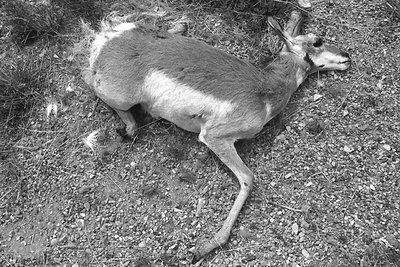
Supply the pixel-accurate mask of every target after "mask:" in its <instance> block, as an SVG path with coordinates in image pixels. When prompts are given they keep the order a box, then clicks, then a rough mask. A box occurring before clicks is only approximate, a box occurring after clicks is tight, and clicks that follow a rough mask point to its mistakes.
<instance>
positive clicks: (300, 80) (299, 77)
mask: <svg viewBox="0 0 400 267" xmlns="http://www.w3.org/2000/svg"><path fill="white" fill-rule="evenodd" d="M305 76H306V75H305V72H304V71H303V70H301V69H298V70H297V72H296V85H297V87H299V86H300V84H302V83H303V82H304V80H305Z"/></svg>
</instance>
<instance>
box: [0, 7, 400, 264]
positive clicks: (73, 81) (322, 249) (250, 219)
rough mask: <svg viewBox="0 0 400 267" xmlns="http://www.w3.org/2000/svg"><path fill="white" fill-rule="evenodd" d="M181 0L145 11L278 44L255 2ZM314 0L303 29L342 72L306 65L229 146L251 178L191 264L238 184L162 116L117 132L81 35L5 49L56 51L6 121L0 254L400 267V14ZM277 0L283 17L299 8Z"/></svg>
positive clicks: (2, 260) (26, 54) (260, 50)
mask: <svg viewBox="0 0 400 267" xmlns="http://www.w3.org/2000/svg"><path fill="white" fill-rule="evenodd" d="M128 2H129V1H128ZM128 2H127V3H128ZM133 2H135V1H130V2H129V3H133ZM177 2H179V1H175V2H174V1H172V2H171V3H168V2H165V3H164V2H159V3H158V4H154V3H153V5H152V6H151V9H150V7H147V9H148V10H147V11H146V12H147V15H149V14H150V15H149V17H150V19H149V21H150V22H154V23H155V25H158V26H161V27H165V28H168V27H170V26H171V23H172V22H173V21H174V20H177V19H179V18H181V17H182V16H185V17H186V18H188V19H189V20H190V23H189V30H188V35H189V36H191V37H194V38H198V39H201V40H204V41H205V42H207V43H209V44H211V45H214V46H216V47H218V48H220V49H223V50H225V51H227V52H229V53H231V54H234V55H236V56H239V57H241V58H244V59H245V60H249V61H251V62H252V63H254V64H256V65H258V66H261V65H262V64H263V62H264V61H265V60H267V59H268V57H270V56H273V54H276V53H277V52H279V45H278V44H279V42H278V41H277V40H278V39H277V37H276V36H275V35H274V34H273V32H272V31H271V30H269V29H268V27H267V26H266V24H265V20H266V17H265V16H261V15H260V14H264V13H263V11H262V10H261V11H260V10H257V9H256V8H254V9H252V10H251V11H249V12H245V11H243V9H240V11H238V10H239V7H237V6H233V7H232V6H231V7H230V8H231V9H229V10H230V11H227V10H228V9H225V8H223V7H221V6H207V3H206V2H207V1H204V2H203V1H200V2H199V3H197V4H196V3H191V4H190V5H188V6H187V7H186V8H182V5H178V4H176V3H177ZM181 2H182V1H181ZM234 2H235V3H239V1H237V2H236V1H234ZM179 3H180V2H179ZM188 3H189V2H188ZM312 3H313V6H312V9H310V10H306V11H305V12H306V14H307V16H308V19H307V20H306V22H305V25H304V31H305V32H306V33H308V32H313V33H315V34H317V35H320V36H322V37H323V38H324V40H325V41H326V42H327V43H330V44H333V45H335V46H338V47H340V48H341V49H343V50H346V51H348V52H349V53H350V55H351V57H352V60H353V63H352V68H351V69H350V70H348V71H345V72H328V73H317V74H314V75H312V76H311V77H310V78H309V79H308V80H307V81H305V82H304V84H303V85H302V86H301V87H300V88H299V90H298V91H297V92H296V93H295V95H294V96H293V98H292V99H291V101H290V103H289V105H288V107H287V108H286V109H285V111H284V112H283V114H282V115H279V116H278V118H276V119H274V120H273V121H272V122H270V123H268V124H267V125H266V126H265V127H264V129H263V130H262V132H261V133H260V134H258V135H257V137H256V138H254V139H251V140H243V141H240V142H238V143H237V145H236V147H237V149H238V151H239V154H240V156H241V157H242V159H243V160H244V161H245V163H246V164H247V165H248V166H249V168H250V169H251V170H252V171H253V172H254V174H255V176H256V180H255V187H254V190H253V191H252V194H251V197H250V198H249V199H248V201H247V202H246V205H245V207H244V208H243V209H242V212H241V215H240V217H239V218H238V220H237V222H236V224H235V227H234V229H233V231H232V233H231V238H230V240H229V242H228V244H226V245H224V246H223V247H221V248H220V249H217V250H215V251H214V252H213V253H211V254H210V255H208V256H207V257H206V258H205V259H204V260H203V261H201V262H198V263H192V255H191V254H190V252H188V250H189V249H190V248H191V247H193V246H194V245H195V244H196V241H197V240H199V239H203V238H210V237H211V236H212V233H215V232H216V231H217V230H218V229H219V227H220V226H221V223H222V221H223V220H224V219H225V216H226V215H227V213H228V211H229V209H230V207H231V205H232V203H233V200H234V199H235V197H236V194H237V193H238V183H237V181H236V179H235V177H234V175H233V174H232V173H231V172H230V171H229V170H228V168H227V167H225V166H224V165H223V164H222V163H221V162H220V161H219V159H218V158H217V157H216V156H215V155H213V154H212V153H211V152H210V151H209V150H208V149H207V148H206V147H205V146H204V145H203V144H201V143H200V142H199V141H198V138H197V136H196V135H195V134H192V133H188V132H185V131H184V130H181V129H179V128H177V127H176V126H174V125H173V124H171V123H169V122H168V121H164V120H153V119H151V118H149V117H148V116H146V115H143V116H141V119H139V122H140V125H141V128H140V131H139V135H138V136H137V138H135V140H125V139H123V138H121V136H120V135H119V134H118V131H117V130H116V129H118V128H120V127H121V126H122V123H121V121H120V120H119V119H118V118H117V117H116V115H115V114H114V113H113V112H112V111H111V110H110V109H109V108H107V107H106V106H105V105H104V104H103V103H101V102H99V101H98V100H96V98H95V97H94V96H93V93H91V92H90V90H89V89H88V87H87V86H86V85H85V84H84V82H83V80H82V77H81V75H80V65H79V64H80V63H79V60H76V59H74V58H73V57H72V52H71V51H72V48H73V47H74V44H76V43H77V42H78V41H79V40H81V39H82V32H80V31H78V30H76V31H74V32H73V33H70V36H67V37H65V36H63V38H64V39H62V41H57V44H56V45H55V44H54V42H47V41H46V40H39V41H37V42H35V43H34V44H32V45H30V46H26V47H23V48H17V47H15V46H13V45H7V46H6V45H5V43H4V44H3V45H0V47H1V51H0V52H1V59H0V60H3V63H4V62H6V60H8V62H14V61H13V60H15V62H18V61H17V59H21V60H22V61H23V60H25V59H32V58H33V57H34V56H36V58H37V60H39V61H37V62H42V61H40V60H42V59H46V60H47V61H45V62H50V63H48V64H49V65H48V67H47V65H46V66H45V68H46V70H47V73H46V77H45V78H46V80H47V81H49V84H50V85H51V86H49V88H50V89H46V90H44V91H43V92H41V93H37V94H36V96H37V97H38V99H40V101H37V102H35V103H34V105H33V106H32V108H31V109H30V110H29V111H28V115H27V118H26V119H25V120H23V121H21V122H20V123H19V124H18V125H13V126H12V127H11V126H9V125H8V124H7V122H5V120H4V121H3V120H2V124H1V125H2V128H3V129H2V130H1V136H2V140H1V142H0V144H1V146H2V147H1V148H0V150H1V151H0V156H1V158H0V160H1V165H0V184H1V187H0V265H1V266H73V267H78V266H191V265H192V266H291V267H292V266H293V267H298V266H332V267H336V266H349V267H350V266H360V267H367V266H371V267H372V266H400V91H399V86H400V75H399V62H400V19H399V16H398V15H397V14H396V13H395V12H394V11H393V10H392V9H391V6H388V5H387V3H386V1H383V0H377V1H369V0H362V1H361V0H347V1H345V0H329V1H328V0H326V1H317V0H315V1H312ZM280 6H282V7H283V8H282V10H281V11H279V12H277V13H275V14H273V15H274V16H275V17H276V18H278V19H279V20H280V21H281V22H283V21H285V20H286V19H287V17H288V14H289V13H290V11H291V10H294V9H298V7H297V5H296V3H295V2H293V1H289V2H286V1H276V2H274V8H277V7H278V8H279V7H280ZM129 7H130V6H128V7H127V8H128V9H127V8H121V7H119V8H120V10H124V12H125V14H126V13H129V12H130V9H129ZM155 7H157V8H155ZM131 8H132V7H131ZM136 10H137V9H136ZM274 10H275V9H274ZM276 10H278V9H276ZM257 11H259V13H256V12H257ZM140 12H142V13H143V12H145V11H144V7H141V9H140ZM227 14H228V15H227ZM232 18H235V19H232ZM260 21H261V22H260ZM251 23H253V24H254V25H252V24H251ZM260 25H264V26H265V27H264V28H261V27H260ZM250 29H253V30H254V29H256V30H254V31H253V32H250ZM5 37H7V36H3V37H2V40H6V38H5ZM60 40H61V39H60ZM43 62H44V61H43ZM38 64H39V63H38ZM43 64H44V63H43ZM46 64H47V63H46ZM14 65H15V66H13V67H15V68H16V67H18V66H17V64H14ZM3 70H5V69H3ZM0 74H1V73H0ZM0 78H1V76H0ZM49 104H54V105H55V106H57V114H55V113H56V112H55V111H54V109H53V112H52V113H50V116H49V117H47V116H46V107H48V106H49ZM94 131H98V133H99V137H98V144H97V146H96V147H95V148H94V149H90V148H89V147H88V146H86V145H85V144H84V141H83V139H84V138H86V137H87V136H88V135H89V134H90V133H92V132H94ZM196 264H197V265H196Z"/></svg>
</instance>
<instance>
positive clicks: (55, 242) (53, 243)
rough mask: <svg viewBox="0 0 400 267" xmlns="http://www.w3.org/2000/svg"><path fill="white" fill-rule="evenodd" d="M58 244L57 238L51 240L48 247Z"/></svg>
mask: <svg viewBox="0 0 400 267" xmlns="http://www.w3.org/2000/svg"><path fill="white" fill-rule="evenodd" d="M57 244H58V239H57V238H53V239H52V240H50V246H55V245H57Z"/></svg>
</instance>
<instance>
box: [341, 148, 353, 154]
mask: <svg viewBox="0 0 400 267" xmlns="http://www.w3.org/2000/svg"><path fill="white" fill-rule="evenodd" d="M343 150H344V152H347V153H351V152H353V151H354V148H352V147H350V146H344V147H343Z"/></svg>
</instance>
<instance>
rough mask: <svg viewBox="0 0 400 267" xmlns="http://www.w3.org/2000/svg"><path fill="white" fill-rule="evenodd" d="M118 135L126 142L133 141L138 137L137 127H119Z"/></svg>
mask: <svg viewBox="0 0 400 267" xmlns="http://www.w3.org/2000/svg"><path fill="white" fill-rule="evenodd" d="M117 133H118V134H119V135H120V136H121V137H122V138H123V139H126V140H133V139H135V137H136V136H137V127H119V128H117Z"/></svg>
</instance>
